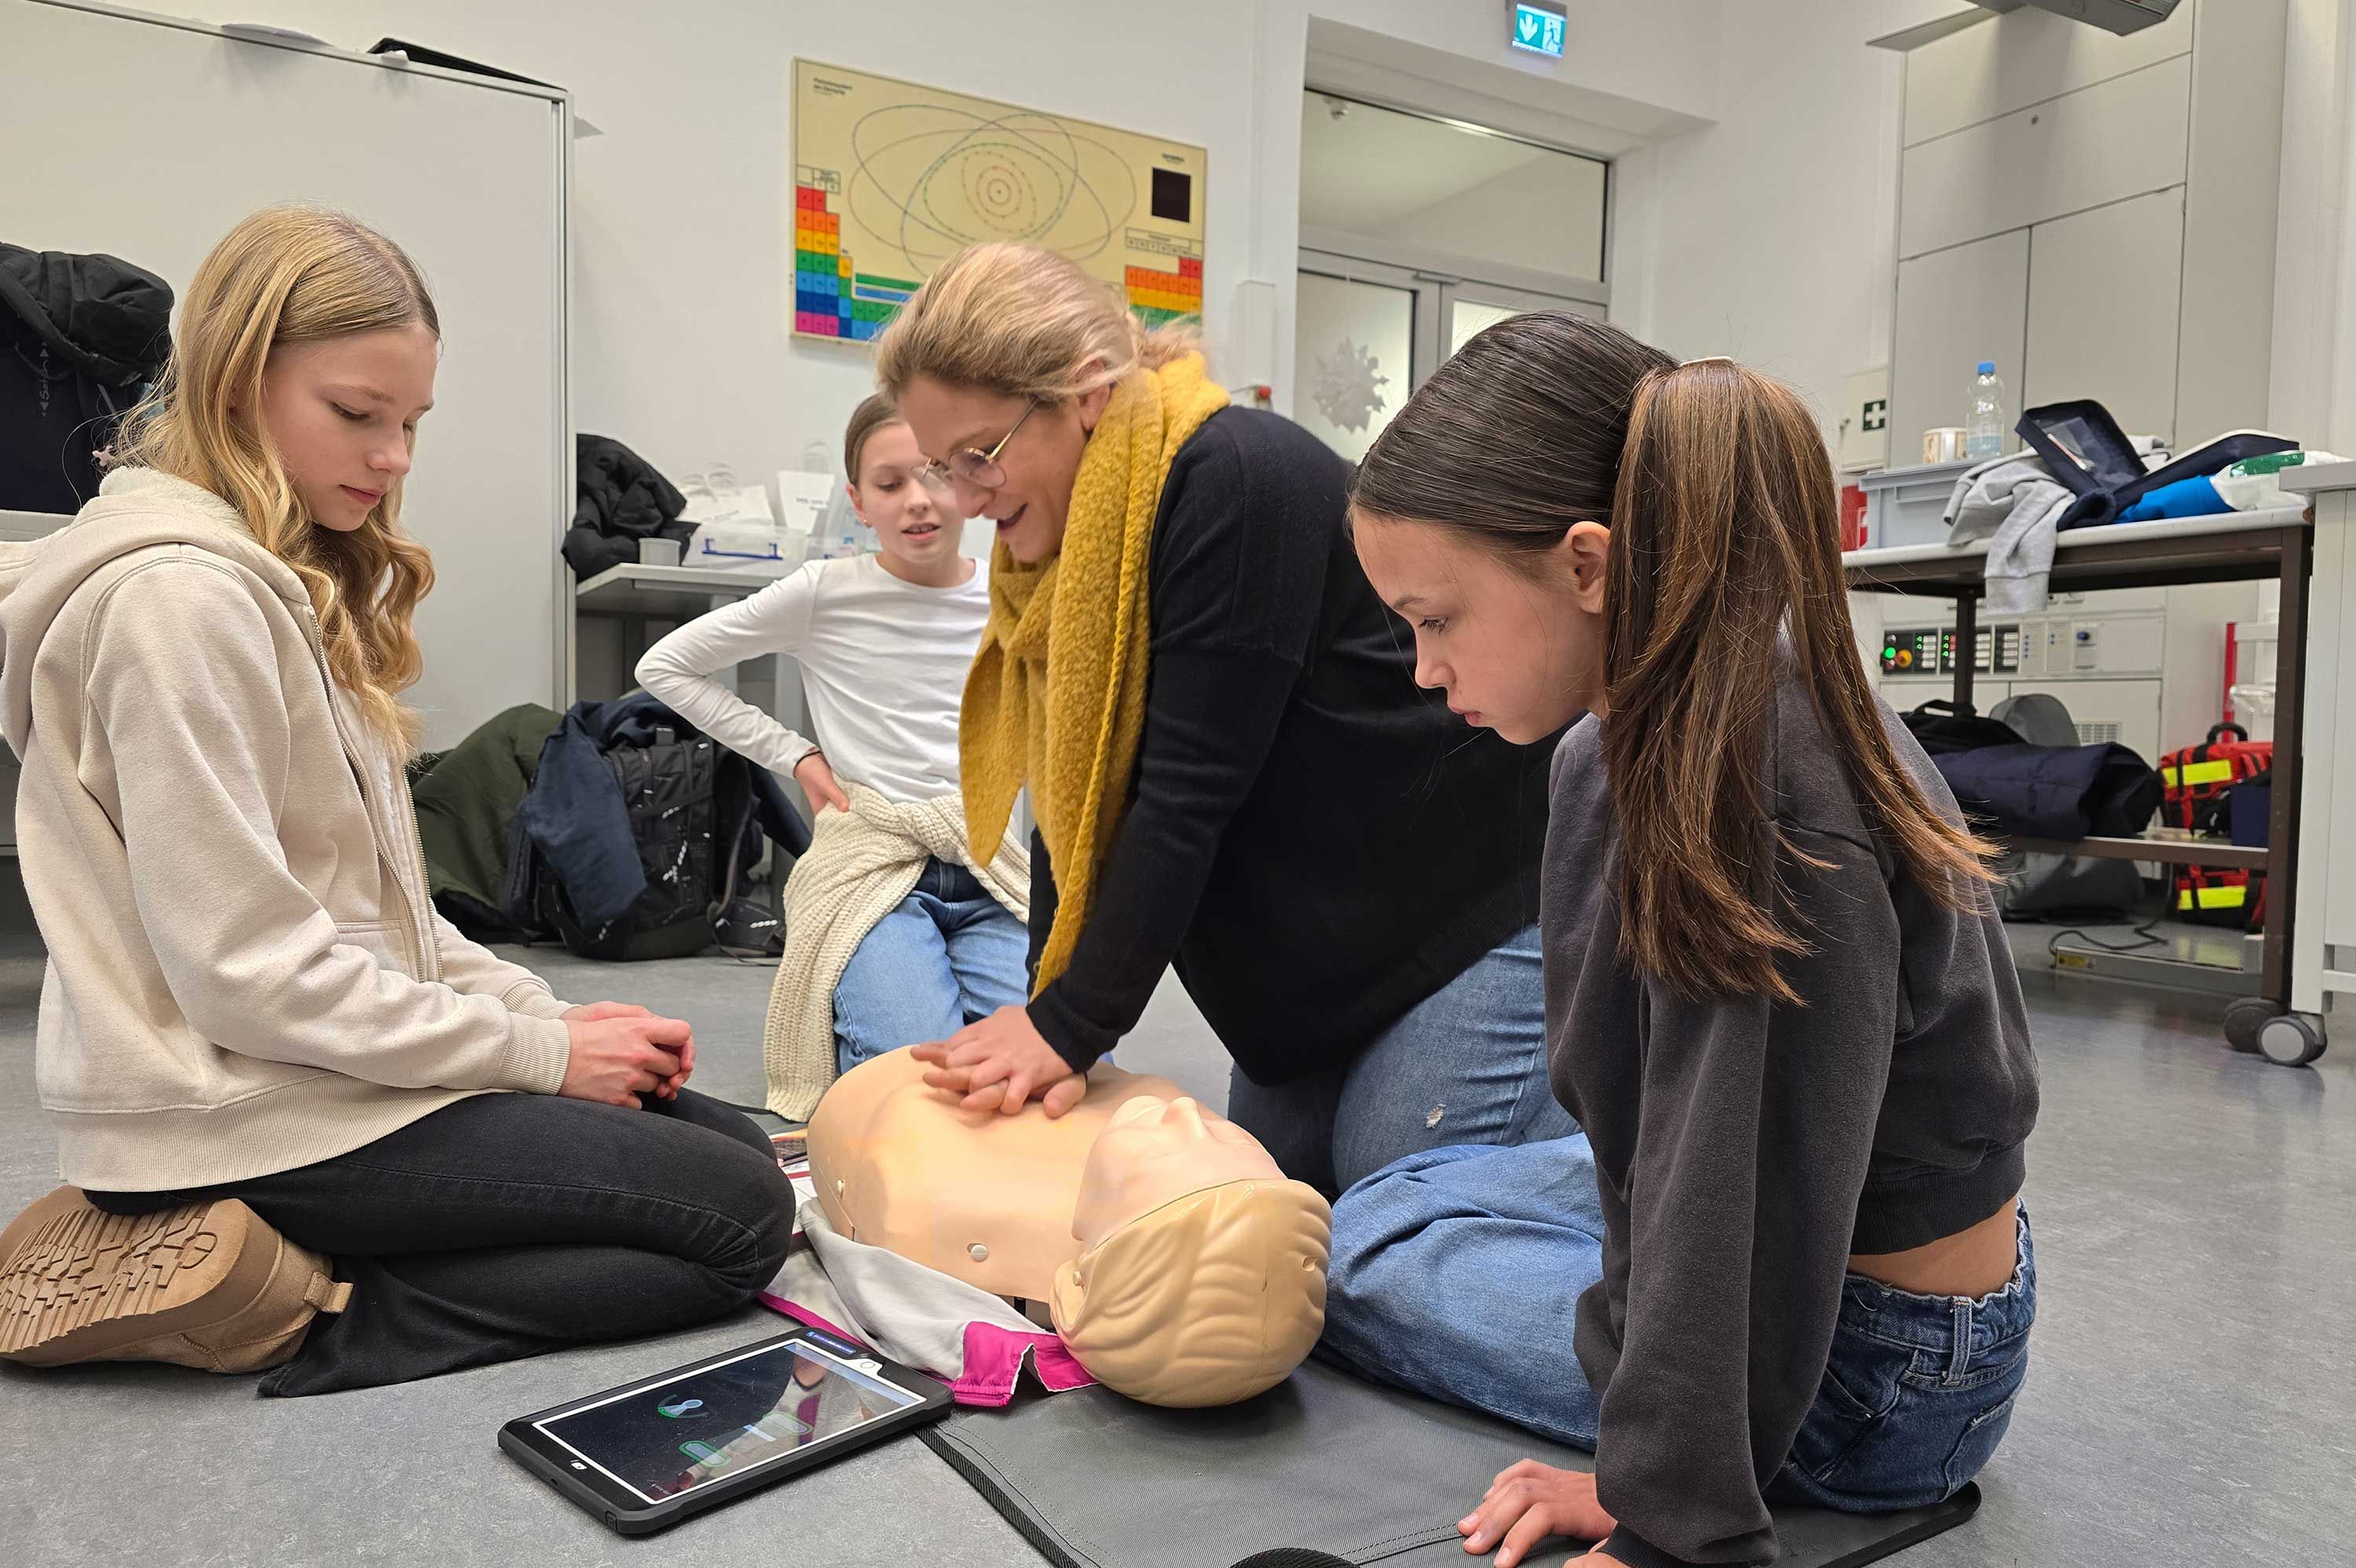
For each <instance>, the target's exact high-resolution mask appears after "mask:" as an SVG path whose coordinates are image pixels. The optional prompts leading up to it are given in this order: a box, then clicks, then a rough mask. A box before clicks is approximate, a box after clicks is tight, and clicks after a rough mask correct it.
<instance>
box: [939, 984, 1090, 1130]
mask: <svg viewBox="0 0 2356 1568" xmlns="http://www.w3.org/2000/svg"><path fill="white" fill-rule="evenodd" d="M909 1054H910V1055H912V1056H914V1057H915V1058H916V1060H917V1061H922V1062H926V1063H929V1064H930V1066H931V1069H932V1071H930V1072H926V1074H925V1082H926V1083H927V1084H929V1085H930V1086H932V1087H933V1088H935V1089H946V1090H948V1092H949V1093H952V1094H958V1095H961V1096H963V1098H962V1099H961V1100H959V1102H958V1104H959V1106H960V1108H962V1109H964V1110H968V1111H998V1112H1001V1113H1003V1114H1004V1115H1009V1116H1011V1115H1014V1113H1015V1112H1017V1111H1019V1110H1021V1109H1022V1108H1023V1105H1024V1104H1027V1103H1028V1102H1029V1101H1030V1099H1031V1097H1032V1096H1033V1095H1034V1094H1035V1095H1037V1096H1038V1098H1039V1104H1041V1105H1042V1106H1043V1107H1044V1108H1045V1110H1046V1112H1047V1115H1050V1116H1060V1115H1063V1114H1064V1113H1065V1112H1066V1111H1068V1110H1070V1109H1071V1108H1072V1107H1073V1106H1075V1105H1076V1104H1079V1103H1080V1099H1081V1097H1082V1096H1083V1095H1085V1094H1086V1093H1087V1092H1088V1081H1087V1075H1086V1074H1084V1073H1079V1072H1073V1071H1072V1064H1071V1063H1070V1062H1068V1061H1065V1060H1064V1059H1063V1058H1062V1057H1061V1056H1058V1055H1056V1054H1055V1047H1054V1046H1052V1045H1049V1044H1048V1043H1047V1042H1046V1040H1044V1038H1043V1037H1042V1036H1041V1035H1040V1033H1039V1031H1038V1029H1036V1028H1035V1027H1033V1024H1032V1022H1031V1015H1030V1014H1029V1013H1028V1012H1026V1011H1025V1010H1024V1009H1023V1008H999V1009H998V1010H997V1011H996V1012H994V1013H992V1014H991V1015H990V1016H989V1017H988V1018H986V1019H982V1020H981V1021H980V1022H979V1023H970V1024H968V1025H966V1026H965V1028H963V1029H959V1030H958V1031H957V1033H955V1034H953V1035H951V1036H949V1038H948V1039H947V1040H937V1041H935V1042H934V1043H932V1044H930V1045H920V1046H918V1047H916V1050H915V1051H911V1052H910V1053H909Z"/></svg>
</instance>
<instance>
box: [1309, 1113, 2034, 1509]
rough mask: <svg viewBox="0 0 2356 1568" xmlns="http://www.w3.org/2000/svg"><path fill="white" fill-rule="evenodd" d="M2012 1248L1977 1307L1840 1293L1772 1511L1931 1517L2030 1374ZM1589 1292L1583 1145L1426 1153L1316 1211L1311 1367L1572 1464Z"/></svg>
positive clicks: (1969, 1470) (1582, 1420)
mask: <svg viewBox="0 0 2356 1568" xmlns="http://www.w3.org/2000/svg"><path fill="white" fill-rule="evenodd" d="M2019 1234H2020V1242H2019V1261H2018V1263H2017V1265H2016V1267H2015V1270H2014V1274H2013V1277H2012V1280H2011V1283H2009V1284H2008V1285H2006V1286H2005V1287H2004V1288H2003V1289H2002V1290H1999V1291H1997V1292H1995V1293H1994V1294H1992V1295H1988V1296H1981V1297H1979V1298H1978V1299H1976V1300H1973V1299H1970V1298H1967V1297H1963V1296H1916V1295H1913V1294H1912V1293H1910V1292H1907V1291H1902V1290H1897V1289H1893V1288H1892V1287H1890V1286H1889V1285H1883V1284H1881V1283H1880V1282H1879V1281H1877V1280H1871V1279H1867V1278H1866V1277H1864V1276H1863V1275H1854V1274H1852V1275H1847V1277H1846V1278H1845V1279H1844V1280H1843V1282H1842V1285H1841V1305H1840V1316H1839V1318H1838V1320H1837V1325H1836V1327H1835V1328H1834V1330H1833V1343H1832V1353H1831V1356H1830V1358H1829V1360H1828V1361H1827V1364H1826V1368H1825V1376H1824V1381H1823V1384H1822V1385H1821V1387H1820V1389H1819V1391H1818V1392H1817V1395H1816V1399H1815V1403H1813V1404H1812V1405H1810V1406H1809V1408H1808V1413H1807V1414H1806V1416H1805V1417H1804V1419H1803V1420H1802V1422H1801V1424H1800V1432H1799V1435H1798V1436H1797V1437H1796V1438H1795V1439H1794V1442H1793V1444H1792V1451H1791V1454H1790V1456H1788V1457H1787V1458H1786V1459H1785V1460H1784V1462H1783V1468H1782V1469H1781V1471H1779V1472H1778V1473H1777V1475H1776V1477H1775V1479H1774V1481H1773V1482H1772V1485H1771V1487H1770V1488H1769V1490H1770V1497H1771V1498H1772V1499H1773V1500H1776V1501H1790V1502H1807V1503H1815V1504H1817V1505H1820V1506H1822V1507H1826V1508H1834V1509H1842V1510H1844V1511H1847V1512H1851V1513H1874V1512H1885V1511H1889V1510H1891V1509H1905V1508H1915V1507H1919V1506H1921V1505H1922V1504H1925V1503H1931V1502H1936V1501H1938V1500H1939V1499H1942V1498H1944V1497H1946V1496H1948V1495H1950V1494H1951V1493H1953V1492H1954V1491H1955V1490H1956V1489H1957V1488H1960V1487H1962V1486H1963V1484H1964V1483H1965V1482H1966V1481H1968V1480H1970V1479H1971V1478H1972V1477H1974V1476H1976V1475H1977V1474H1978V1473H1979V1469H1980V1467H1981V1466H1983V1465H1985V1464H1987V1461H1988V1457H1989V1456H1991V1455H1992V1454H1994V1453H1995V1452H1996V1448H1997V1444H1998V1443H1999V1442H2000V1441H2002V1439H2003V1437H2004V1433H2005V1428H2006V1426H2007V1425H2008V1423H2009V1422H2010V1420H2011V1416H2012V1402H2013V1398H2014V1396H2015V1395H2016V1394H2017V1393H2018V1392H2019V1389H2020V1384H2021V1381H2022V1380H2023V1379H2024V1378H2025V1377H2027V1375H2028V1371H2029V1325H2030V1323H2031V1322H2032V1321H2033V1320H2034V1318H2035V1317H2036V1315H2037V1264H2036V1257H2035V1253H2034V1252H2033V1251H2032V1249H2031V1246H2030V1243H2029V1211H2028V1206H2027V1205H2026V1204H2024V1205H2022V1207H2021V1214H2020V1224H2019ZM1602 1277H1603V1215H1602V1211H1601V1206H1600V1205H1599V1203H1598V1201H1597V1199H1596V1191H1595V1167H1594V1157H1593V1155H1592V1154H1591V1153H1590V1150H1589V1148H1588V1144H1587V1139H1586V1137H1585V1136H1584V1135H1579V1136H1570V1137H1565V1138H1557V1139H1554V1140H1553V1141H1552V1142H1549V1143H1543V1144H1526V1145H1523V1146H1521V1147H1516V1148H1447V1149H1435V1150H1432V1151H1430V1153H1426V1154H1420V1155H1416V1156H1413V1157H1410V1158H1408V1159H1404V1160H1401V1161H1399V1162H1398V1164H1397V1165H1394V1166H1392V1167H1390V1168H1388V1169H1386V1170H1382V1171H1378V1172H1376V1174H1375V1175H1374V1176H1372V1177H1370V1178H1369V1179H1366V1180H1365V1181H1362V1182H1360V1183H1358V1184H1357V1185H1356V1186H1355V1187H1353V1188H1351V1189H1350V1190H1348V1191H1347V1192H1344V1194H1343V1195H1342V1197H1341V1199H1340V1200H1338V1201H1337V1202H1335V1204H1334V1205H1333V1264H1332V1272H1331V1278H1330V1283H1329V1286H1328V1289H1327V1292H1326V1298H1325V1335H1324V1339H1323V1341H1322V1342H1321V1343H1320V1344H1319V1345H1318V1347H1317V1353H1318V1354H1319V1355H1321V1356H1323V1357H1324V1358H1326V1359H1327V1360H1334V1361H1338V1362H1340V1363H1342V1364H1343V1365H1344V1366H1347V1367H1350V1368H1351V1369H1353V1370H1354V1371H1358V1372H1360V1373H1363V1374H1364V1375H1365V1376H1367V1377H1370V1378H1373V1379H1375V1380H1376V1381H1381V1382H1388V1383H1394V1384H1397V1385H1398V1386H1399V1387H1402V1388H1408V1389H1413V1390H1415V1391H1416V1392H1419V1393H1424V1394H1428V1395H1430V1396H1431V1397H1432V1398H1434V1399H1440V1400H1444V1401H1446V1402H1448V1403H1451V1404H1459V1405H1463V1406H1466V1407H1467V1408H1470V1409H1473V1410H1482V1411H1487V1412H1488V1413H1491V1414H1493V1415H1499V1416H1503V1417H1504V1418H1505V1419H1506V1420H1508V1421H1511V1422H1513V1423H1515V1424H1517V1425H1520V1426H1525V1427H1527V1428H1528V1429H1529V1430H1531V1431H1532V1432H1536V1433H1538V1434H1540V1435H1544V1436H1547V1437H1550V1438H1553V1439H1555V1440H1556V1441H1558V1442H1561V1443H1567V1444H1569V1445H1572V1446H1574V1447H1580V1448H1585V1449H1589V1450H1590V1451H1591V1450H1592V1449H1593V1448H1594V1447H1595V1441H1596V1435H1597V1433H1598V1430H1599V1426H1600V1420H1601V1413H1600V1410H1599V1402H1598V1401H1597V1399H1596V1397H1595V1394H1594V1392H1593V1391H1592V1390H1591V1389H1590V1388H1589V1386H1588V1382H1587V1373H1586V1371H1584V1369H1582V1368H1581V1367H1580V1363H1579V1358H1578V1356H1577V1355H1576V1354H1575V1353H1574V1352H1573V1350H1572V1349H1571V1323H1572V1319H1573V1312H1574V1309H1575V1307H1576V1305H1577V1303H1578V1300H1579V1297H1580V1294H1581V1293H1582V1292H1584V1291H1585V1290H1586V1289H1587V1288H1588V1287H1589V1286H1590V1285H1593V1284H1595V1283H1596V1282H1597V1281H1598V1280H1600V1279H1601V1278H1602ZM1475 1281H1483V1282H1488V1285H1487V1288H1485V1289H1482V1288H1478V1287H1476V1286H1475V1285H1473V1283H1472V1282H1475Z"/></svg>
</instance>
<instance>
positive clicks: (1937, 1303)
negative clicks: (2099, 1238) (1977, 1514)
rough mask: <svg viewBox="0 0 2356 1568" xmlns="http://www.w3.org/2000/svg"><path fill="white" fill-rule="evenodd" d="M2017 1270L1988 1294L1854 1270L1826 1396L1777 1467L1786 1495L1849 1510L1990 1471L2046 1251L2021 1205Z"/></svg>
mask: <svg viewBox="0 0 2356 1568" xmlns="http://www.w3.org/2000/svg"><path fill="white" fill-rule="evenodd" d="M2019 1234H2020V1243H2019V1256H2018V1258H2017V1259H2016V1261H2015V1262H2014V1264H2013V1272H2012V1279H2011V1282H2010V1283H2009V1284H2008V1285H2006V1286H2005V1287H2004V1288H2003V1289H2002V1290H1999V1291H1996V1292H1994V1293H1992V1294H1990V1295H1987V1296H1980V1297H1979V1298H1978V1299H1976V1300H1974V1299H1972V1298H1969V1297H1966V1296H1917V1295H1915V1294H1914V1293H1913V1292H1912V1291H1906V1290H1899V1289H1897V1288H1896V1287H1894V1286H1891V1285H1884V1284H1882V1283H1881V1282H1880V1281H1879V1280H1876V1279H1868V1278H1866V1277H1865V1276H1864V1275H1855V1274H1853V1275H1848V1276H1847V1279H1845V1280H1843V1281H1842V1283H1841V1306H1840V1322H1839V1325H1838V1326H1837V1328H1834V1330H1833V1353H1832V1359H1831V1360H1830V1362H1829V1363H1827V1364H1826V1367H1825V1381H1824V1384H1823V1386H1822V1387H1821V1388H1820V1389H1819V1390H1818V1391H1817V1393H1816V1403H1814V1404H1812V1405H1810V1406H1809V1407H1808V1415H1807V1419H1806V1420H1804V1421H1803V1422H1802V1423H1801V1424H1800V1435H1799V1436H1798V1437H1796V1438H1794V1440H1793V1443H1792V1453H1791V1456H1790V1457H1789V1458H1787V1459H1785V1460H1784V1461H1783V1469H1782V1471H1780V1472H1779V1473H1778V1474H1777V1475H1776V1477H1775V1485H1774V1488H1773V1496H1774V1497H1775V1498H1776V1499H1777V1500H1779V1501H1790V1502H1807V1503H1815V1504H1817V1505H1818V1506H1820V1507H1823V1508H1833V1509H1843V1510H1844V1511H1846V1512H1849V1513H1886V1512H1889V1511H1890V1510H1892V1509H1906V1508H1920V1507H1922V1505H1924V1504H1926V1503H1934V1502H1937V1501H1939V1500H1940V1499H1942V1498H1945V1497H1949V1496H1951V1495H1953V1494H1954V1492H1955V1491H1957V1490H1958V1489H1959V1488H1962V1486H1963V1485H1964V1483H1965V1482H1966V1481H1968V1480H1970V1479H1971V1478H1972V1477H1975V1476H1976V1475H1978V1474H1979V1473H1980V1467H1981V1466H1983V1465H1985V1464H1987V1462H1988V1459H1989V1457H1990V1456H1993V1455H1994V1454H1995V1453H1996V1449H1997V1444H1999V1443H2001V1442H2003V1441H2004V1434H2005V1429H2006V1428H2007V1427H2008V1426H2010V1425H2011V1424H2012V1402H2013V1400H2014V1398H2015V1397H2016V1396H2018V1395H2019V1392H2020V1385H2021V1383H2022V1382H2023V1381H2025V1380H2026V1379H2027V1378H2028V1376H2029V1326H2030V1325H2031V1324H2032V1323H2034V1322H2035V1321H2036V1318H2037V1253H2036V1250H2035V1248H2034V1246H2033V1245H2032V1244H2031V1243H2030V1241H2029V1205H2028V1204H2026V1203H2023V1204H2022V1205H2021V1206H2020V1226H2019Z"/></svg>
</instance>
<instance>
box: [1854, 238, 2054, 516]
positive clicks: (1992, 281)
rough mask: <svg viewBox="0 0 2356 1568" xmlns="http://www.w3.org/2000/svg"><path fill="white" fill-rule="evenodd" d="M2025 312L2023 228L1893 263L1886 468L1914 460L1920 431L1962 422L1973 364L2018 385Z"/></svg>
mask: <svg viewBox="0 0 2356 1568" xmlns="http://www.w3.org/2000/svg"><path fill="white" fill-rule="evenodd" d="M2028 314H2029V231H2028V230H2027V229H2016V230H2014V231H2013V232H2012V233H2010V234H1998V235H1996V236H1994V237H1993V238H1991V239H1987V240H1975V241H1974V242H1973V243H1971V244H1969V245H1958V246H1956V247H1955V248H1954V250H1951V251H1933V252H1932V253H1931V254H1930V255H1928V256H1916V257H1914V258H1912V260H1909V261H1901V262H1899V263H1898V315H1897V323H1898V338H1897V342H1896V343H1895V344H1894V345H1893V346H1892V347H1891V350H1890V456H1889V458H1888V459H1887V461H1888V463H1889V464H1890V466H1891V467H1893V468H1900V467H1904V466H1906V465H1908V464H1913V463H1919V462H1921V461H1922V432H1924V431H1926V430H1930V429H1932V428H1933V427H1935V426H1938V425H1949V424H1961V423H1963V422H1964V416H1965V414H1966V413H1968V412H1969V411H1970V403H1969V399H1968V396H1967V394H1968V393H1969V392H1970V390H1971V380H1972V367H1973V366H1975V365H1976V364H1978V363H1979V362H1980V361H1981V360H1983V359H1993V360H1995V361H1996V363H1997V368H1998V370H1999V372H2000V373H2001V374H2002V375H2003V376H2004V377H2005V379H2007V381H2008V382H2011V383H2013V384H2015V385H2018V384H2019V375H2020V356H2021V349H2022V345H2023V344H2024V343H2025V342H2026V340H2027V332H2026V327H2027V321H2028ZM1877 542H1879V541H1877Z"/></svg>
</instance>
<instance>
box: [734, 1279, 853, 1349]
mask: <svg viewBox="0 0 2356 1568" xmlns="http://www.w3.org/2000/svg"><path fill="white" fill-rule="evenodd" d="M758 1299H759V1300H760V1303H761V1305H762V1306H764V1307H767V1308H768V1309H769V1310H770V1311H772V1312H782V1313H784V1314H785V1315H786V1316H787V1317H790V1318H792V1319H793V1320H794V1321H795V1322H797V1323H798V1324H800V1325H802V1327H804V1328H823V1329H825V1330H826V1331H827V1332H828V1333H830V1334H831V1335H833V1336H834V1337H835V1338H836V1339H848V1340H850V1341H851V1343H852V1344H854V1345H856V1346H858V1347H859V1348H860V1349H862V1350H864V1349H867V1348H868V1345H867V1341H866V1340H864V1339H861V1338H860V1337H859V1336H858V1335H856V1334H854V1333H852V1332H851V1330H850V1329H848V1328H837V1327H835V1325H833V1324H831V1323H830V1322H828V1321H827V1320H826V1319H825V1318H823V1317H819V1315H818V1314H817V1313H815V1312H812V1311H811V1310H810V1309H809V1308H808V1307H797V1306H795V1305H794V1304H793V1303H792V1302H790V1301H787V1299H786V1298H785V1297H784V1296H772V1295H770V1294H769V1293H768V1292H767V1291H766V1290H765V1291H763V1292H762V1293H761V1294H760V1296H759V1298H758Z"/></svg>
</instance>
